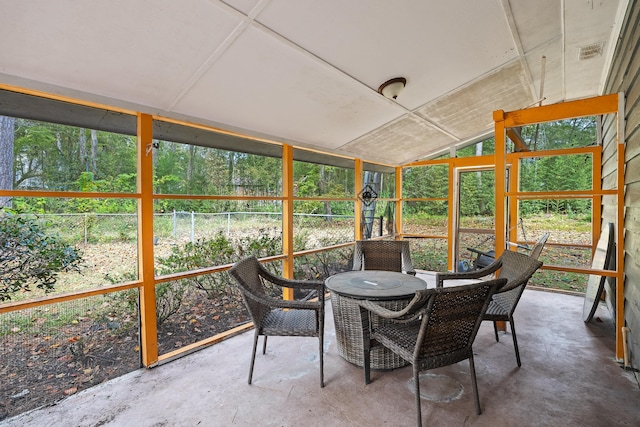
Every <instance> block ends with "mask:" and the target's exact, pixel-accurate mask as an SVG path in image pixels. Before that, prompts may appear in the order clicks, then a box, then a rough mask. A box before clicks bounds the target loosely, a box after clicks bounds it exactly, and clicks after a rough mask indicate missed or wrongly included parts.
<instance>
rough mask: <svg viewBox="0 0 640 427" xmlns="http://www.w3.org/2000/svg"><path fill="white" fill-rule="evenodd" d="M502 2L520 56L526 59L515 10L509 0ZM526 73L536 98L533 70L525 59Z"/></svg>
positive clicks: (532, 93)
mask: <svg viewBox="0 0 640 427" xmlns="http://www.w3.org/2000/svg"><path fill="white" fill-rule="evenodd" d="M500 3H501V4H502V10H503V11H504V16H505V19H506V20H507V24H508V25H509V31H510V32H511V37H513V43H514V44H515V45H516V51H517V52H518V57H520V58H521V59H523V60H524V59H525V52H524V48H523V47H522V40H521V39H520V32H519V31H518V26H517V25H516V20H515V17H514V16H513V11H512V10H511V3H509V0H502V1H501V2H500ZM522 65H523V68H524V73H525V75H526V76H527V79H528V80H529V90H530V91H531V95H533V97H534V98H536V96H537V95H536V88H535V87H534V82H533V75H532V74H531V70H530V69H529V66H528V64H527V62H526V61H525V62H524V63H523V64H522Z"/></svg>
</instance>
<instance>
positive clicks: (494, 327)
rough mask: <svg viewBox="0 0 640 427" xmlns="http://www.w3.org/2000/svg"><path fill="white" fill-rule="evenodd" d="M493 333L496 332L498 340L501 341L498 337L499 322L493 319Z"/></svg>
mask: <svg viewBox="0 0 640 427" xmlns="http://www.w3.org/2000/svg"><path fill="white" fill-rule="evenodd" d="M493 333H494V334H496V342H500V338H498V324H497V323H496V321H495V320H494V321H493Z"/></svg>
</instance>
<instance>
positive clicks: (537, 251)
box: [529, 232, 551, 259]
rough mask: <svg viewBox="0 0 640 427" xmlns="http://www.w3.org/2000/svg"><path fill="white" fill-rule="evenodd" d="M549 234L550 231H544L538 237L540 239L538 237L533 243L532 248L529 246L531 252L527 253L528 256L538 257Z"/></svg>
mask: <svg viewBox="0 0 640 427" xmlns="http://www.w3.org/2000/svg"><path fill="white" fill-rule="evenodd" d="M550 235H551V233H548V232H547V233H544V234H543V235H542V237H540V239H538V241H537V242H536V244H535V245H533V248H531V253H530V254H529V256H530V257H531V258H533V259H538V258H540V254H541V253H542V250H543V249H544V245H545V243H547V239H548V238H549V236H550Z"/></svg>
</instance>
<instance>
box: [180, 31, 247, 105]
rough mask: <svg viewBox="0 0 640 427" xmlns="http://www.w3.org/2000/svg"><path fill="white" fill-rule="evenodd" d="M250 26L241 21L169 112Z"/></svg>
mask: <svg viewBox="0 0 640 427" xmlns="http://www.w3.org/2000/svg"><path fill="white" fill-rule="evenodd" d="M248 27H249V25H248V24H247V22H246V21H245V20H243V21H241V22H240V23H239V24H238V25H237V26H236V27H235V28H234V29H233V30H232V31H231V33H229V35H228V36H227V37H226V38H225V39H224V40H223V41H222V43H220V44H219V45H218V47H216V49H215V50H214V51H213V52H212V53H211V55H209V57H208V58H207V59H206V60H205V61H204V62H203V63H202V65H201V66H200V67H199V68H198V69H197V70H196V72H195V73H193V74H192V75H191V77H189V79H188V80H187V81H186V82H185V84H184V85H183V86H182V89H181V90H180V92H179V93H178V95H177V96H176V97H175V98H174V100H173V102H171V104H170V105H169V107H168V108H167V110H168V111H172V110H173V109H174V108H175V107H176V105H177V104H178V103H179V102H180V101H181V100H182V98H184V96H185V95H186V94H187V93H188V92H189V91H190V90H191V89H193V87H194V86H195V85H196V83H197V82H198V80H200V78H201V77H202V76H203V75H204V74H205V73H206V72H207V71H208V70H209V69H210V68H211V67H212V66H213V64H215V63H216V62H217V61H218V59H220V57H222V55H223V54H224V53H225V52H226V51H227V49H229V47H230V46H231V45H232V44H233V42H234V41H236V39H237V38H238V37H239V36H240V35H241V34H242V33H243V32H244V30H245V29H246V28H248Z"/></svg>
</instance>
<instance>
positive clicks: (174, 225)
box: [173, 209, 178, 239]
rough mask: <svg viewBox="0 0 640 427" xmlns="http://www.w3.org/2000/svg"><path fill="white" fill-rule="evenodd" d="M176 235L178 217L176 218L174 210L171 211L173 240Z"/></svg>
mask: <svg viewBox="0 0 640 427" xmlns="http://www.w3.org/2000/svg"><path fill="white" fill-rule="evenodd" d="M177 234H178V217H177V216H176V210H175V209H174V210H173V238H174V239H175V238H176V235H177Z"/></svg>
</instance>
